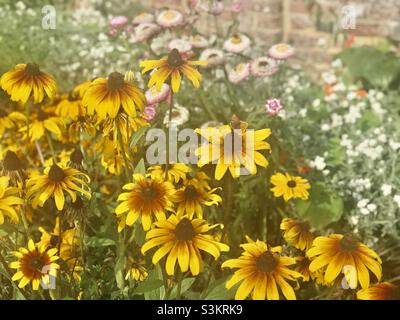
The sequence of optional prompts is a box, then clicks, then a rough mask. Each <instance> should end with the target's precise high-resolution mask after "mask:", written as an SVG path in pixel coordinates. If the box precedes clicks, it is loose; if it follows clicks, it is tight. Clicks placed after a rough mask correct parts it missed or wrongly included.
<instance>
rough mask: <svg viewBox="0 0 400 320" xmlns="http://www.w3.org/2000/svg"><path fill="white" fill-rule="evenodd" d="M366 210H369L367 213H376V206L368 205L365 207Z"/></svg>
mask: <svg viewBox="0 0 400 320" xmlns="http://www.w3.org/2000/svg"><path fill="white" fill-rule="evenodd" d="M367 209H368V210H369V212H374V211H376V204H374V203H370V204H368V205H367Z"/></svg>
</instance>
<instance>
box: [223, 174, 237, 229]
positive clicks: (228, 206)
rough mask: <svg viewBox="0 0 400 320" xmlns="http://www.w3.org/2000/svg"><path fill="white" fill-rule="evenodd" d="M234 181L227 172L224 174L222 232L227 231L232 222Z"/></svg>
mask: <svg viewBox="0 0 400 320" xmlns="http://www.w3.org/2000/svg"><path fill="white" fill-rule="evenodd" d="M234 183H235V181H234V179H233V177H232V176H231V175H230V173H229V172H227V173H226V176H225V183H224V191H225V199H224V204H225V205H224V209H223V211H224V232H226V230H227V226H228V225H229V224H230V223H231V220H232V211H233V200H234V199H233V195H234Z"/></svg>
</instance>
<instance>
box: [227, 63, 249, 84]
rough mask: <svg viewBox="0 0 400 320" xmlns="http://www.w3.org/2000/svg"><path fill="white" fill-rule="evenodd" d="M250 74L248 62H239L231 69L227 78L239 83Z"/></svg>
mask: <svg viewBox="0 0 400 320" xmlns="http://www.w3.org/2000/svg"><path fill="white" fill-rule="evenodd" d="M249 75H250V64H249V63H239V64H238V65H237V66H236V67H235V69H233V70H231V71H230V72H229V75H228V79H229V81H230V82H232V83H239V82H241V81H243V80H247V79H248V78H249Z"/></svg>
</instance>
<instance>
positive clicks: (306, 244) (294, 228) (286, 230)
mask: <svg viewBox="0 0 400 320" xmlns="http://www.w3.org/2000/svg"><path fill="white" fill-rule="evenodd" d="M281 230H283V238H284V239H285V240H286V242H287V243H289V244H291V245H293V246H294V247H295V248H297V249H299V250H302V251H304V250H308V249H310V248H311V245H312V242H313V240H314V235H313V234H312V232H310V226H309V224H308V223H307V222H301V221H299V220H296V219H289V218H284V219H283V220H282V222H281Z"/></svg>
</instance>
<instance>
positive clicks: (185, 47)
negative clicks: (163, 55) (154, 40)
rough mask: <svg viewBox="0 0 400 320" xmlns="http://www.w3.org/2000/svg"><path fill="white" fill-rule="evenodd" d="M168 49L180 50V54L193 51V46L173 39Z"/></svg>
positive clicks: (181, 40)
mask: <svg viewBox="0 0 400 320" xmlns="http://www.w3.org/2000/svg"><path fill="white" fill-rule="evenodd" d="M168 49H169V50H170V51H171V50H172V49H178V51H179V52H180V53H184V52H189V51H190V50H192V44H191V43H190V42H189V41H187V40H184V39H173V40H171V41H170V42H169V43H168Z"/></svg>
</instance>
